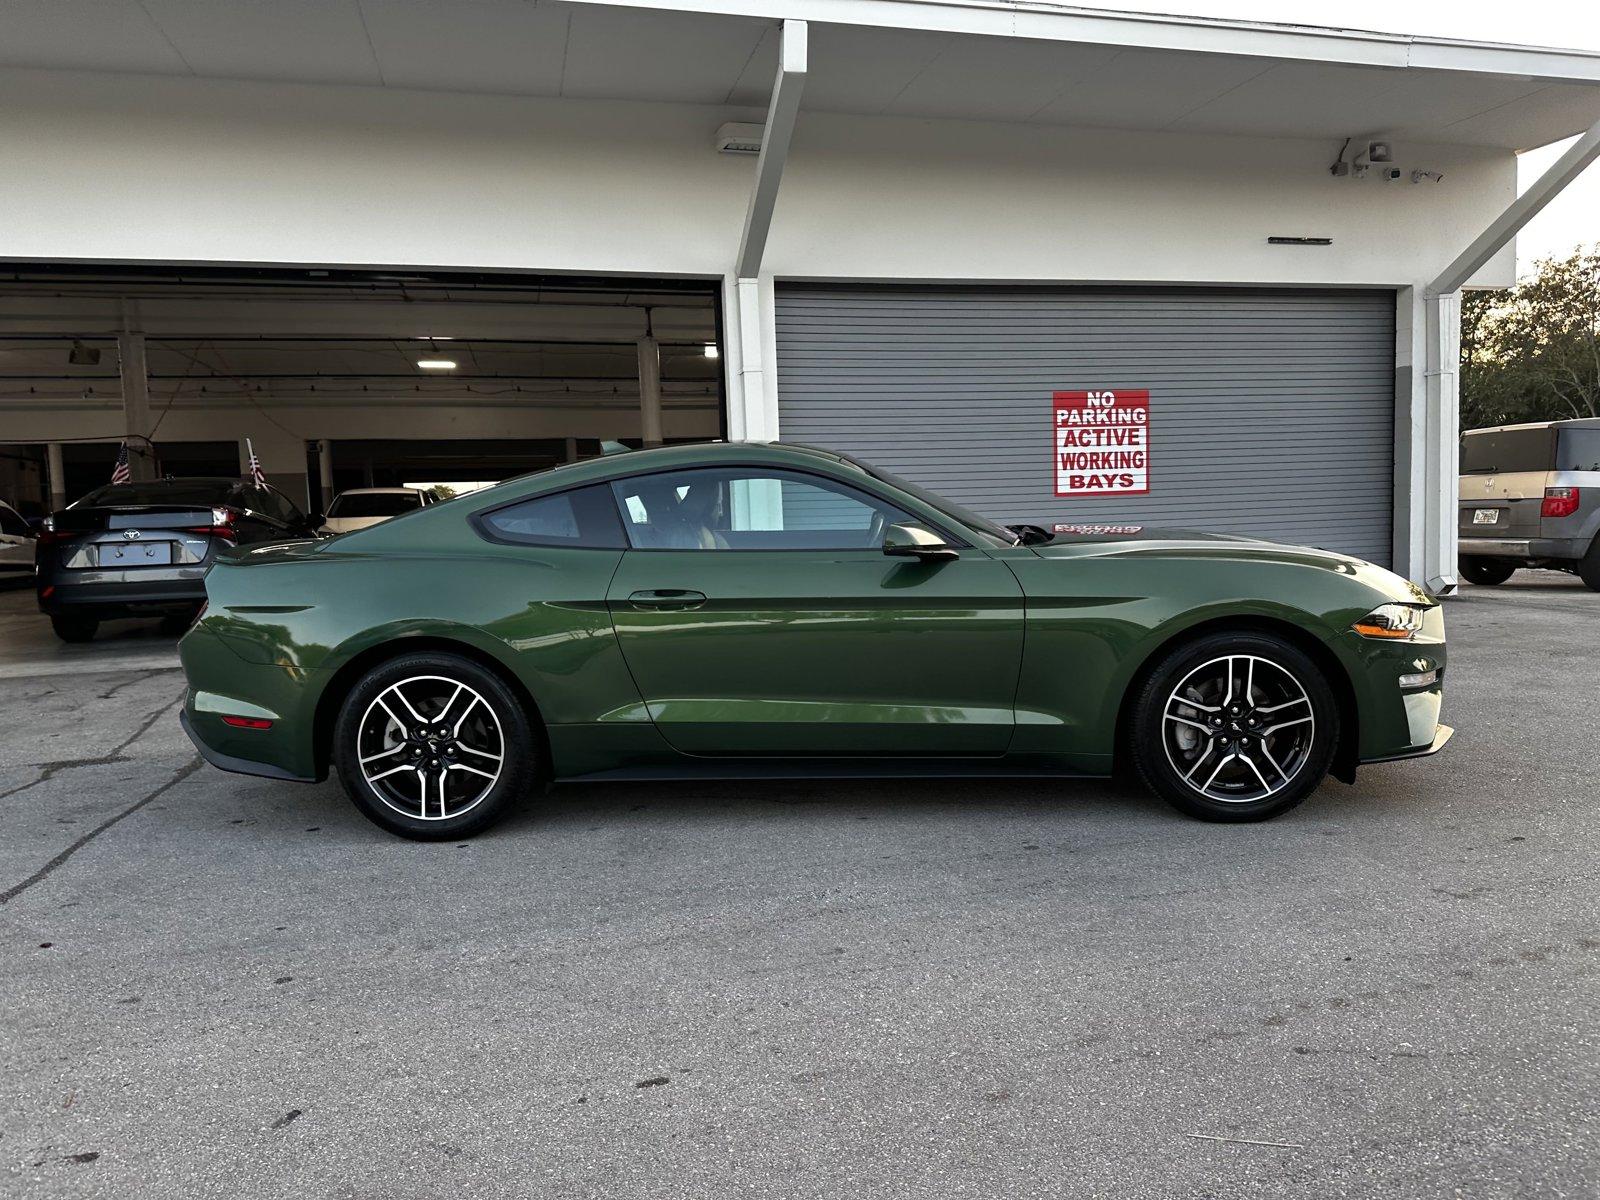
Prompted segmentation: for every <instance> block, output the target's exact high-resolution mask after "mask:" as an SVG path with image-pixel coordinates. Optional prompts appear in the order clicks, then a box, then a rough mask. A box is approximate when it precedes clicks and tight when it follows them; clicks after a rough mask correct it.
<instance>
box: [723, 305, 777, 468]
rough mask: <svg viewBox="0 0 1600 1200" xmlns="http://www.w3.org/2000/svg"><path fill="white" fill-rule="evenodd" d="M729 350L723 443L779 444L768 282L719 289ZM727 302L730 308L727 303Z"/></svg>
mask: <svg viewBox="0 0 1600 1200" xmlns="http://www.w3.org/2000/svg"><path fill="white" fill-rule="evenodd" d="M723 297H724V310H725V316H724V321H723V323H724V325H725V327H726V330H727V341H728V345H727V347H725V348H724V351H723V353H724V355H725V356H726V357H727V360H728V362H727V375H726V378H727V381H728V437H729V438H730V439H731V440H733V441H736V442H775V441H777V440H778V379H777V372H776V371H775V370H774V369H773V359H774V347H775V346H776V344H777V329H776V327H775V325H774V322H773V307H772V277H771V276H770V275H769V276H766V277H765V278H762V279H735V278H734V277H732V276H729V277H728V278H727V279H726V280H725V281H724V284H723ZM730 300H731V302H730Z"/></svg>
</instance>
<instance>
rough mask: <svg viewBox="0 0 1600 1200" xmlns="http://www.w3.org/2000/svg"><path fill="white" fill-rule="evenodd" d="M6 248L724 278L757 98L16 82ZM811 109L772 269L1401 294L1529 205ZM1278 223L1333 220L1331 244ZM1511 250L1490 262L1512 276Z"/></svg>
mask: <svg viewBox="0 0 1600 1200" xmlns="http://www.w3.org/2000/svg"><path fill="white" fill-rule="evenodd" d="M0 111H4V112H5V114H6V116H5V120H4V121H3V122H0V162H4V164H5V169H4V171H3V172H0V212H3V213H4V214H5V221H4V223H3V225H0V257H17V258H38V259H46V260H54V259H62V258H73V259H90V260H93V259H151V260H158V261H179V262H187V261H225V262H262V263H271V262H282V263H326V264H352V265H353V264H369V263H375V264H390V265H411V266H441V267H507V268H518V269H526V270H536V271H582V272H618V273H641V274H698V275H712V276H716V275H722V274H723V273H725V272H726V271H728V270H729V269H730V268H731V265H732V260H733V256H734V252H735V250H736V248H737V245H738V240H739V227H740V223H741V221H742V219H743V216H744V207H745V200H746V195H747V189H748V186H749V181H750V178H751V175H752V172H753V169H754V168H753V162H752V160H750V159H747V158H738V157H732V156H728V155H719V154H717V153H715V152H714V150H713V149H712V146H711V136H712V132H713V131H714V130H715V128H716V127H717V125H718V124H720V123H721V122H722V121H724V120H727V119H730V118H732V117H739V116H746V117H748V116H752V115H759V114H751V113H749V112H748V111H747V110H734V109H723V108H713V107H702V106H689V105H668V104H638V103H624V102H600V101H571V100H550V99H513V98H499V97H484V96H461V95H451V94H442V93H424V92H398V91H388V90H381V89H374V88H341V87H324V86H304V85H282V84H264V83H245V82H228V81H215V80H189V79H170V78H156V77H145V76H114V75H79V74H73V73H57V72H30V71H6V72H0ZM1336 150H1337V146H1335V145H1331V144H1328V143H1325V142H1321V141H1316V142H1311V141H1289V140H1272V141H1268V140H1259V139H1238V138H1215V137H1206V138H1202V137H1194V136H1190V135H1178V134H1162V133H1127V132H1109V131H1096V130H1072V129H1064V128H1051V127H1044V126H1022V125H1003V124H992V123H975V122H954V121H929V120H917V119H910V118H879V117H852V116H841V115H835V114H826V113H810V112H806V113H802V115H801V119H800V124H799V128H798V132H797V134H796V140H795V147H794V152H793V156H792V159H791V162H790V167H789V172H788V175H787V176H786V178H785V181H784V187H783V192H782V195H781V197H780V199H779V205H778V213H777V219H776V222H775V226H774V230H773V237H772V242H771V246H770V250H769V254H768V259H767V264H766V266H767V269H768V270H770V271H772V272H776V273H777V274H779V275H792V276H797V277H808V278H831V277H846V278H885V279H889V278H949V279H959V278H976V279H1016V280H1036V279H1058V280H1074V281H1076V280H1141V281H1192V282H1264V283H1278V282H1304V283H1347V284H1378V285H1391V286H1392V285H1399V284H1404V283H1409V282H1413V281H1417V280H1420V279H1422V278H1424V277H1431V275H1432V274H1433V273H1434V272H1436V271H1437V270H1438V269H1439V268H1440V267H1441V266H1442V265H1443V264H1444V263H1446V262H1448V261H1449V259H1450V258H1451V257H1453V255H1454V254H1455V252H1456V251H1458V250H1459V249H1460V248H1461V247H1462V246H1463V245H1465V244H1466V242H1467V241H1469V240H1470V239H1471V238H1472V236H1474V235H1475V234H1476V233H1477V232H1478V231H1479V230H1480V229H1481V228H1482V227H1483V225H1485V224H1486V223H1487V222H1488V220H1489V219H1490V218H1491V217H1492V216H1493V215H1494V214H1495V213H1496V212H1498V211H1499V209H1500V208H1501V207H1503V206H1504V204H1506V203H1508V202H1509V201H1510V199H1511V198H1512V197H1513V196H1514V195H1515V187H1516V171H1515V161H1514V158H1513V156H1512V155H1511V154H1509V153H1507V152H1501V151H1492V150H1481V149H1468V148H1437V147H1436V148H1429V147H1417V146H1409V145H1405V144H1401V145H1399V146H1398V147H1397V151H1398V153H1399V156H1400V158H1401V161H1402V165H1404V166H1406V167H1407V168H1409V167H1410V166H1413V165H1415V166H1421V167H1427V168H1429V169H1434V170H1442V171H1443V172H1444V173H1445V181H1444V183H1442V184H1437V185H1435V184H1423V185H1420V186H1413V185H1411V184H1410V183H1398V184H1384V183H1381V182H1378V181H1376V180H1366V181H1359V182H1352V181H1349V180H1335V179H1333V178H1332V177H1331V176H1329V175H1328V173H1327V170H1326V167H1327V165H1328V163H1329V162H1331V161H1332V159H1333V157H1334V154H1335V152H1336ZM1269 234H1303V235H1319V236H1331V237H1333V238H1334V245H1333V246H1332V247H1331V248H1326V249H1300V248H1284V247H1268V246H1267V245H1266V238H1267V236H1268V235H1269ZM1512 262H1513V260H1512V256H1511V253H1510V251H1508V252H1507V253H1506V254H1504V255H1502V256H1501V259H1500V260H1498V261H1497V262H1496V264H1494V267H1495V269H1494V270H1493V271H1492V272H1490V273H1487V274H1486V276H1485V278H1486V279H1488V280H1490V281H1493V282H1504V281H1507V280H1509V279H1510V275H1511V270H1512Z"/></svg>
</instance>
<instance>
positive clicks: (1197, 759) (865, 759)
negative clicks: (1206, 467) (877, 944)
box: [181, 444, 1450, 838]
mask: <svg viewBox="0 0 1600 1200" xmlns="http://www.w3.org/2000/svg"><path fill="white" fill-rule="evenodd" d="M206 590H207V593H208V595H209V601H208V606H207V608H206V611H205V613H204V615H203V616H202V618H201V619H200V620H199V621H198V622H197V623H196V624H195V626H194V628H193V629H191V630H190V631H189V633H188V634H187V635H186V636H185V637H184V639H183V641H182V643H181V653H182V656H183V666H184V670H185V672H186V673H187V675H188V680H189V693H188V699H187V702H186V704H185V706H184V713H183V723H184V727H185V728H186V729H187V730H188V732H189V735H190V737H192V738H193V739H194V741H195V744H196V745H197V746H198V747H199V749H200V752H201V753H202V754H203V755H204V756H205V757H206V758H207V759H208V760H210V762H212V763H213V764H215V765H216V766H219V767H222V768H224V769H226V770H232V771H243V772H246V773H249V774H255V775H266V776H269V777H272V778H275V779H292V780H320V779H323V778H325V777H326V775H327V773H328V770H329V769H330V767H331V768H332V769H334V770H336V771H337V772H338V774H339V778H340V779H341V780H342V781H343V783H344V786H345V789H346V790H347V791H348V792H349V794H350V797H351V798H352V799H353V800H354V801H355V803H356V804H357V806H358V807H360V809H361V811H362V812H364V813H366V815H367V816H368V817H370V818H371V819H372V820H373V821H375V822H376V823H377V824H379V825H381V826H383V827H384V828H385V829H388V830H391V831H392V832H394V833H397V834H401V835H404V836H407V837H416V838H460V837H462V836H465V835H467V834H470V833H474V832H477V831H478V830H481V829H483V828H485V827H486V826H488V825H489V824H491V823H492V822H493V821H495V820H496V819H498V818H499V817H501V816H502V815H504V814H505V813H506V811H507V810H508V809H509V808H510V807H511V806H512V805H513V804H515V803H516V802H517V801H518V800H519V799H520V798H521V797H523V796H524V795H525V794H527V793H528V792H529V791H530V790H532V789H533V788H534V787H535V786H537V785H539V784H541V783H544V782H548V781H552V780H578V779H585V780H646V779H663V778H683V777H698V778H732V777H741V778H778V777H784V778H796V777H819V778H820V777H829V778H833V777H841V776H853V777H860V776H874V775H902V776H903V775H919V774H933V775H950V774H966V775H1004V774H1021V775H1033V776H1104V775H1108V774H1110V773H1111V772H1112V770H1113V769H1114V768H1116V767H1118V766H1121V765H1123V764H1127V765H1129V766H1131V767H1132V768H1133V769H1135V770H1136V771H1137V772H1138V774H1139V776H1140V777H1141V778H1142V779H1143V780H1144V781H1145V782H1146V783H1147V784H1148V785H1149V786H1150V787H1151V788H1152V789H1153V790H1154V791H1156V792H1157V793H1159V794H1160V795H1161V796H1163V797H1165V798H1166V799H1167V800H1169V801H1170V802H1171V803H1173V804H1174V805H1176V806H1177V807H1178V808H1180V809H1182V810H1183V811H1185V812H1187V813H1190V814H1193V815H1194V816H1197V817H1203V818H1207V819H1212V820H1222V821H1244V820H1257V819H1260V818H1263V817H1270V816H1273V815H1275V814H1277V813H1280V812H1283V811H1285V810H1286V809H1289V808H1291V807H1293V806H1294V805H1295V804H1297V803H1299V802H1300V801H1301V800H1302V799H1304V798H1305V797H1306V796H1307V795H1308V794H1309V793H1310V792H1311V791H1312V790H1313V789H1314V788H1316V786H1317V785H1318V784H1319V783H1320V782H1321V781H1322V779H1323V778H1324V776H1326V775H1327V774H1328V773H1329V772H1330V771H1331V772H1332V773H1333V774H1335V775H1336V776H1338V777H1339V778H1341V779H1344V780H1346V781H1353V780H1354V777H1355V770H1356V766H1357V764H1359V763H1371V762H1381V761H1385V760H1388V759H1396V758H1407V757H1414V756H1420V755H1425V754H1429V753H1431V752H1433V751H1435V750H1437V749H1439V747H1440V746H1442V745H1443V744H1444V741H1445V739H1446V738H1448V737H1449V735H1450V730H1449V729H1448V728H1447V727H1445V726H1442V725H1440V724H1439V705H1440V697H1441V688H1440V685H1441V680H1442V677H1443V674H1444V667H1445V645H1444V618H1443V616H1442V614H1441V612H1440V610H1439V606H1438V604H1437V602H1436V601H1434V600H1433V599H1432V598H1431V597H1430V596H1428V595H1427V594H1426V593H1425V592H1423V591H1421V590H1419V589H1418V588H1416V587H1414V586H1412V585H1411V584H1409V583H1407V582H1406V581H1405V580H1403V579H1401V578H1399V577H1398V576H1396V575H1393V574H1391V573H1389V572H1388V571H1385V570H1382V569H1380V568H1378V567H1374V566H1372V565H1370V564H1368V563H1364V562H1361V561H1359V560H1356V559H1352V558H1348V557H1346V556H1344V555H1341V554H1333V553H1328V552H1326V551H1322V550H1310V549H1302V548H1292V547H1285V546H1275V545H1271V544H1268V543H1265V542H1257V541H1251V540H1248V539H1242V538H1236V537H1221V536H1207V535H1203V534H1190V533H1155V532H1144V531H1141V530H1139V529H1138V528H1137V527H1127V526H1124V527H1115V526H1113V527H1101V528H1085V529H1082V530H1079V531H1076V532H1070V531H1069V532H1056V533H1050V532H1047V531H1046V530H1043V529H1040V528H1038V527H1035V526H1018V527H1009V528H1008V527H1002V526H999V525H995V524H993V523H992V522H990V521H987V520H985V519H984V518H982V517H979V516H977V515H976V514H974V513H971V512H967V511H965V510H964V509H962V508H961V507H960V506H959V505H956V504H952V503H949V502H948V501H945V500H943V499H941V498H939V497H937V496H934V495H930V494H929V493H927V492H925V491H923V490H922V489H920V488H918V487H916V486H914V485H912V484H909V483H906V482H904V481H902V480H899V479H895V478H894V477H893V476H890V475H887V474H885V473H883V472H880V471H876V470H874V469H873V468H871V467H869V466H866V465H864V464H861V463H857V462H854V461H852V460H850V459H848V458H845V457H843V456H841V455H837V454H832V453H830V452H828V451H824V450H818V449H812V448H808V447H803V446H780V445H721V444H718V445H698V446H683V447H674V448H670V449H662V450H647V451H641V452H638V453H633V454H624V455H618V456H615V457H610V458H603V459H597V460H594V461H590V462H585V463H582V464H577V465H571V466H564V467H558V468H556V469H554V470H551V471H547V472H544V473H542V474H538V475H530V476H526V477H524V478H522V479H516V480H512V481H510V482H508V483H504V484H501V485H500V486H498V487H495V488H492V489H490V490H488V491H484V492H478V493H476V494H474V495H470V496H465V497H462V498H460V499H458V500H454V501H451V502H449V503H446V504H440V505H434V506H430V507H427V508H422V509H418V510H416V511H414V512H412V513H410V514H407V515H405V516H402V517H398V518H396V519H394V520H392V521H389V522H387V523H385V524H383V525H378V526H375V527H373V528H371V529H364V530H361V531H359V532H356V533H350V534H346V535H344V536H343V537H338V538H333V539H331V540H328V541H321V542H300V543H293V544H283V545H266V546H251V547H240V548H239V549H238V550H236V551H233V552H231V553H229V554H227V555H224V556H223V557H222V558H221V559H219V561H218V562H217V564H216V565H215V566H214V567H213V568H212V569H211V571H210V573H209V574H208V575H207V577H206Z"/></svg>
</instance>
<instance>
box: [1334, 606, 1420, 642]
mask: <svg viewBox="0 0 1600 1200" xmlns="http://www.w3.org/2000/svg"><path fill="white" fill-rule="evenodd" d="M1350 628H1352V629H1354V630H1355V631H1356V632H1357V633H1359V634H1360V635H1361V636H1362V637H1367V638H1380V639H1382V640H1383V641H1389V642H1403V641H1409V640H1410V639H1411V638H1414V637H1416V636H1417V634H1418V633H1420V632H1421V631H1422V610H1421V609H1420V608H1417V607H1416V606H1415V605H1411V604H1380V605H1378V607H1377V608H1375V609H1373V610H1372V611H1371V612H1369V613H1368V614H1367V615H1366V616H1364V617H1362V618H1361V619H1360V620H1359V621H1357V622H1356V623H1355V624H1354V625H1352V626H1351V627H1350Z"/></svg>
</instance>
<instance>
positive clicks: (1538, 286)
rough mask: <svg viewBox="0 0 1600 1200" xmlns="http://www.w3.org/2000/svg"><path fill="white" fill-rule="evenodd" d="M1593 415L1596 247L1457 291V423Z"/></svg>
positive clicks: (1599, 331)
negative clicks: (1481, 288)
mask: <svg viewBox="0 0 1600 1200" xmlns="http://www.w3.org/2000/svg"><path fill="white" fill-rule="evenodd" d="M1595 416H1600V247H1596V248H1594V249H1591V250H1588V251H1584V250H1579V251H1577V252H1575V253H1574V254H1573V255H1572V256H1571V257H1570V258H1565V259H1544V260H1542V261H1540V262H1539V264H1538V266H1537V269H1536V271H1535V273H1534V275H1533V276H1532V277H1531V278H1529V279H1525V280H1523V281H1522V282H1521V283H1519V284H1517V286H1516V287H1513V288H1508V289H1505V290H1503V291H1490V292H1467V293H1465V294H1463V296H1462V297H1461V426H1462V428H1463V429H1480V428H1482V427H1484V426H1486V425H1509V424H1514V423H1516V422H1518V421H1553V420H1562V419H1565V418H1569V417H1595Z"/></svg>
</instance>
